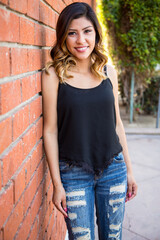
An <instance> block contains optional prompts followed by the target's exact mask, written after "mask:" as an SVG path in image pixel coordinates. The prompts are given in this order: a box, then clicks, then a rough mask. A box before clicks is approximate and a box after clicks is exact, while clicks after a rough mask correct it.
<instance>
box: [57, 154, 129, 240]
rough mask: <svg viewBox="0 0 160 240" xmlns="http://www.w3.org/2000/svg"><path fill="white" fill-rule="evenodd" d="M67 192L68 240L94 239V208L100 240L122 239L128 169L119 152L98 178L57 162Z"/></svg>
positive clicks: (61, 161) (62, 162)
mask: <svg viewBox="0 0 160 240" xmlns="http://www.w3.org/2000/svg"><path fill="white" fill-rule="evenodd" d="M59 167H60V175H61V180H62V184H63V186H64V189H65V191H66V201H67V211H68V218H66V219H65V221H66V224H67V228H68V233H69V240H75V239H76V240H94V239H95V236H94V205H95V206H96V217H97V220H96V223H97V225H98V235H99V240H121V239H122V222H123V218H124V211H125V198H126V191H127V168H126V164H125V161H124V156H123V154H122V152H120V153H119V154H118V156H116V157H114V159H113V162H112V163H111V164H110V165H109V166H108V167H107V168H105V169H104V170H103V171H102V172H101V174H100V175H98V176H97V175H95V174H92V173H88V172H87V171H85V170H83V169H82V168H80V167H77V166H72V165H71V166H70V165H69V164H68V163H66V162H65V161H64V160H60V161H59Z"/></svg>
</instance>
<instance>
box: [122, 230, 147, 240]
mask: <svg viewBox="0 0 160 240" xmlns="http://www.w3.org/2000/svg"><path fill="white" fill-rule="evenodd" d="M123 229H125V230H127V231H129V232H131V233H134V234H135V235H137V236H139V237H143V238H144V239H145V240H152V239H150V238H146V237H144V236H142V235H141V234H139V233H136V232H134V231H132V230H129V229H127V228H125V227H123Z"/></svg>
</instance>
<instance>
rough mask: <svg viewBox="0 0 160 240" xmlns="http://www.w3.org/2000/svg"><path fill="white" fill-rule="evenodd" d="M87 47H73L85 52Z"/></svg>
mask: <svg viewBox="0 0 160 240" xmlns="http://www.w3.org/2000/svg"><path fill="white" fill-rule="evenodd" d="M87 48H88V47H77V48H75V49H76V50H77V51H78V52H85V51H86V49H87Z"/></svg>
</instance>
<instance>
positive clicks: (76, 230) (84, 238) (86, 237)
mask: <svg viewBox="0 0 160 240" xmlns="http://www.w3.org/2000/svg"><path fill="white" fill-rule="evenodd" d="M72 231H73V233H74V234H76V233H84V232H86V233H87V234H86V235H83V236H80V237H78V238H77V240H90V229H89V228H82V227H75V228H72Z"/></svg>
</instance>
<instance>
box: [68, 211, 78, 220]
mask: <svg viewBox="0 0 160 240" xmlns="http://www.w3.org/2000/svg"><path fill="white" fill-rule="evenodd" d="M68 217H69V219H71V220H74V219H77V214H76V213H68Z"/></svg>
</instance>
